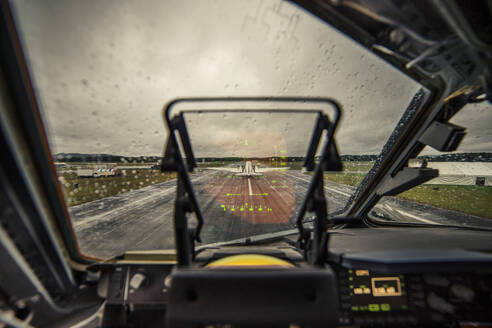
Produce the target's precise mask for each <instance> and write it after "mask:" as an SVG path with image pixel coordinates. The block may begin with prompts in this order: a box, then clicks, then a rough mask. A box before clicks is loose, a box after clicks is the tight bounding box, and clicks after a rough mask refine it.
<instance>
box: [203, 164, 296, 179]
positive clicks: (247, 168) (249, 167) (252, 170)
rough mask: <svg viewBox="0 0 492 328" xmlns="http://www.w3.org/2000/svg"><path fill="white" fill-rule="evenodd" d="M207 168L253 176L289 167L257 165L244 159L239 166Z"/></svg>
mask: <svg viewBox="0 0 492 328" xmlns="http://www.w3.org/2000/svg"><path fill="white" fill-rule="evenodd" d="M207 169H209V170H216V171H226V172H232V173H234V175H235V176H241V177H254V176H261V175H263V174H264V173H265V172H271V171H285V170H287V169H289V168H288V167H262V168H260V167H258V165H255V166H253V163H252V162H251V161H246V162H245V163H244V166H243V165H240V166H239V167H207Z"/></svg>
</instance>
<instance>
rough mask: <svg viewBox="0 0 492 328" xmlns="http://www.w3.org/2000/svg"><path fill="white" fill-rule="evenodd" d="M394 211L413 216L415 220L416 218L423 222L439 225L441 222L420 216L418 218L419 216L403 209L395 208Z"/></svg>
mask: <svg viewBox="0 0 492 328" xmlns="http://www.w3.org/2000/svg"><path fill="white" fill-rule="evenodd" d="M395 211H397V212H398V213H400V214H401V215H406V216H409V217H411V218H413V219H415V220H418V221H421V222H424V223H429V224H437V225H441V223H439V222H435V221H431V220H427V219H422V218H420V217H418V216H416V215H413V214H410V213H408V212H405V211H402V210H397V209H395Z"/></svg>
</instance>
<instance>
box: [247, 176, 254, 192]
mask: <svg viewBox="0 0 492 328" xmlns="http://www.w3.org/2000/svg"><path fill="white" fill-rule="evenodd" d="M248 187H249V195H250V196H253V190H252V189H251V180H250V179H249V178H248Z"/></svg>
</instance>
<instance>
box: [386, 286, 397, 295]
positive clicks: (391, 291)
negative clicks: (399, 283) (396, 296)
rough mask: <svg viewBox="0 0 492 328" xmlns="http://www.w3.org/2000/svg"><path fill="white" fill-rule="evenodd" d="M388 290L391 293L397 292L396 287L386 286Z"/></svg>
mask: <svg viewBox="0 0 492 328" xmlns="http://www.w3.org/2000/svg"><path fill="white" fill-rule="evenodd" d="M386 292H388V293H389V294H392V293H395V287H388V288H386Z"/></svg>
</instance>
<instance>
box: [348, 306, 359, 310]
mask: <svg viewBox="0 0 492 328" xmlns="http://www.w3.org/2000/svg"><path fill="white" fill-rule="evenodd" d="M350 309H351V310H352V311H359V307H358V306H352V307H351V308H350Z"/></svg>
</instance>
